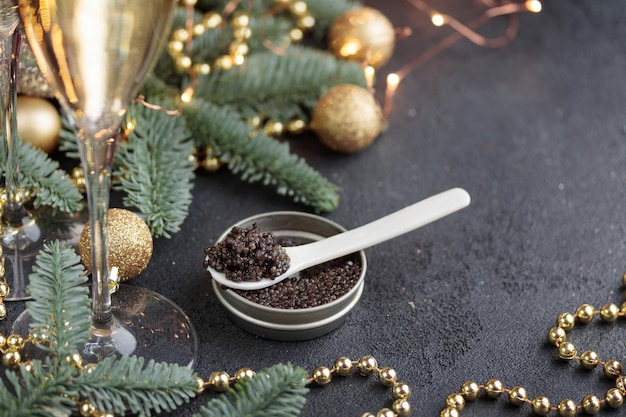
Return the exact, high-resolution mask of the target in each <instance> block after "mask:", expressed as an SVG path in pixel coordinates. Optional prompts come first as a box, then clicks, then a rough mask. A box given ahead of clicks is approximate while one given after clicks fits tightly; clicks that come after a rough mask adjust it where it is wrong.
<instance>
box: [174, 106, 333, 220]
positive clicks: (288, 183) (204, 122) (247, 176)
mask: <svg viewBox="0 0 626 417" xmlns="http://www.w3.org/2000/svg"><path fill="white" fill-rule="evenodd" d="M183 116H184V117H185V118H186V120H187V125H188V126H189V128H190V130H191V131H192V134H193V136H194V139H195V140H196V142H199V143H201V145H203V146H207V145H208V146H211V148H212V149H213V151H214V152H215V154H216V156H218V157H219V159H220V160H221V161H223V162H225V163H226V164H228V167H229V169H230V170H231V171H232V172H233V173H235V174H239V176H240V177H241V178H242V179H243V180H245V181H248V182H258V181H260V182H262V184H263V185H271V186H274V187H275V188H276V191H277V192H278V194H281V195H288V196H291V197H292V198H293V199H294V201H296V202H299V203H303V204H308V205H310V206H311V207H313V208H314V209H315V210H316V211H318V212H325V211H331V210H333V209H334V208H335V207H337V204H338V203H339V195H338V193H337V187H336V186H335V185H334V184H332V183H330V182H328V181H327V180H326V179H325V178H324V177H322V176H321V175H320V174H319V173H318V172H317V171H315V170H314V169H313V168H311V167H310V166H309V165H307V164H306V162H305V161H304V160H303V159H302V158H300V157H298V156H296V155H293V154H290V153H289V145H288V144H287V143H282V142H279V141H277V140H275V139H273V138H271V137H268V136H265V135H264V134H262V133H256V134H255V133H254V132H253V131H252V128H251V127H250V126H249V125H248V124H247V123H245V122H244V121H243V120H242V119H241V115H239V114H238V113H237V112H236V111H234V110H232V109H230V108H228V107H225V106H223V107H219V106H216V105H214V104H212V103H209V102H206V101H204V100H200V99H195V100H193V101H192V103H191V104H190V105H187V106H185V108H184V109H183Z"/></svg>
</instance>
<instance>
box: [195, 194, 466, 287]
mask: <svg viewBox="0 0 626 417" xmlns="http://www.w3.org/2000/svg"><path fill="white" fill-rule="evenodd" d="M469 203H470V196H469V194H468V193H467V191H465V190H464V189H462V188H452V189H449V190H447V191H444V192H441V193H439V194H435V195H433V196H431V197H428V198H426V199H424V200H422V201H419V202H417V203H415V204H412V205H410V206H408V207H405V208H403V209H400V210H398V211H396V212H394V213H391V214H389V215H387V216H385V217H382V218H380V219H378V220H375V221H373V222H371V223H368V224H366V225H363V226H360V227H357V228H356V229H353V230H349V231H347V232H343V233H339V234H337V235H334V236H330V237H328V238H325V239H322V240H318V241H315V242H312V243H307V244H304V245H300V246H292V247H286V248H284V249H285V251H286V252H287V255H288V256H289V261H290V262H289V268H288V269H287V271H286V272H285V273H283V274H282V275H279V276H278V277H275V278H263V279H260V280H257V281H241V282H236V281H232V280H229V279H228V278H226V276H225V275H224V274H223V273H221V272H217V271H216V270H214V269H213V268H211V267H208V268H207V271H209V273H210V274H211V276H212V277H213V279H214V280H215V281H217V282H219V283H220V284H222V285H223V286H225V287H229V288H234V289H239V290H258V289H261V288H266V287H269V286H271V285H274V284H276V283H278V282H281V281H283V280H284V279H286V278H289V277H291V276H294V275H296V274H297V273H298V272H300V271H302V270H304V269H306V268H310V267H312V266H314V265H318V264H321V263H323V262H327V261H330V260H331V259H336V258H339V257H341V256H344V255H348V254H350V253H353V252H357V251H359V250H362V249H365V248H368V247H370V246H374V245H376V244H378V243H381V242H384V241H386V240H389V239H393V238H394V237H398V236H400V235H402V234H404V233H407V232H410V231H412V230H415V229H417V228H419V227H422V226H425V225H427V224H429V223H432V222H434V221H436V220H439V219H441V218H443V217H445V216H447V215H449V214H452V213H454V212H456V211H458V210H460V209H462V208H465V207H467V206H468V205H469Z"/></svg>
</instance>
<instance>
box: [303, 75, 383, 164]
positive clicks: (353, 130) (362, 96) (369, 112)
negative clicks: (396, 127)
mask: <svg viewBox="0 0 626 417" xmlns="http://www.w3.org/2000/svg"><path fill="white" fill-rule="evenodd" d="M383 125H384V123H383V116H382V112H381V110H380V106H379V105H378V103H376V100H375V99H374V96H373V95H372V94H371V93H370V92H369V91H368V90H367V89H365V88H363V87H359V86H357V85H353V84H342V85H338V86H335V87H333V88H331V89H330V90H328V92H326V94H324V95H323V96H322V97H320V99H319V100H318V102H317V105H316V106H315V109H314V110H313V116H312V118H311V129H312V130H313V131H314V132H315V133H316V134H317V136H318V137H319V138H320V141H321V142H322V143H323V144H324V145H325V146H327V147H329V148H330V149H332V150H334V151H336V152H341V153H352V152H356V151H360V150H362V149H365V148H366V147H368V146H369V145H370V144H371V143H372V142H373V141H374V139H376V138H377V137H378V135H380V132H381V131H382V128H383Z"/></svg>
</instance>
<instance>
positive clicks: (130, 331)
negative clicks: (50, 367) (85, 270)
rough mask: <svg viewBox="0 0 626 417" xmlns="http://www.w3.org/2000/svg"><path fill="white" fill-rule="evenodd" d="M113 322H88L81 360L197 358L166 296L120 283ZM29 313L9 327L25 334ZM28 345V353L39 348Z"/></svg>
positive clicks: (179, 313)
mask: <svg viewBox="0 0 626 417" xmlns="http://www.w3.org/2000/svg"><path fill="white" fill-rule="evenodd" d="M112 310H113V317H114V320H113V323H112V324H111V325H110V327H105V326H98V325H95V324H94V325H92V326H91V328H90V338H89V340H88V341H87V343H85V346H83V348H82V350H81V352H80V353H81V356H82V357H83V362H84V363H97V362H99V361H100V360H102V359H104V358H105V357H108V356H112V355H115V356H122V355H137V356H141V357H143V358H145V359H146V360H150V359H153V360H154V361H156V362H168V363H175V364H178V365H181V366H186V367H188V368H190V369H194V368H195V366H196V364H197V361H198V336H197V334H196V331H195V329H194V327H193V325H192V323H191V321H190V320H189V317H188V316H187V315H186V314H185V312H184V311H183V310H182V309H181V308H180V307H178V306H177V305H176V304H174V303H173V302H172V301H171V300H169V299H168V298H166V297H164V296H162V295H160V294H157V293H155V292H154V291H150V290H148V289H146V288H142V287H136V286H132V285H120V287H119V289H118V291H117V292H115V293H114V294H113V296H112ZM29 325H30V315H29V314H28V310H27V311H25V312H24V313H22V314H21V315H20V316H19V317H18V318H17V320H16V321H15V323H14V324H13V327H12V329H11V331H12V332H13V333H17V334H21V335H22V336H24V337H25V336H26V335H27V334H28V332H29ZM33 350H34V349H31V350H30V351H29V352H27V353H28V354H29V355H30V356H31V357H41V356H44V355H45V354H46V353H45V352H44V351H43V350H40V349H36V350H37V351H33Z"/></svg>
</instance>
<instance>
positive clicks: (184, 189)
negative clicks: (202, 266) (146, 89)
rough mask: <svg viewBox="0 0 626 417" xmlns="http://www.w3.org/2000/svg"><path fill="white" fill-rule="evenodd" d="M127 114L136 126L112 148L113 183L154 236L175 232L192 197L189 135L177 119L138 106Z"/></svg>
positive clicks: (126, 203)
mask: <svg viewBox="0 0 626 417" xmlns="http://www.w3.org/2000/svg"><path fill="white" fill-rule="evenodd" d="M153 104H156V103H153ZM161 104H163V105H164V106H167V103H161ZM127 118H128V120H130V121H132V123H133V124H134V125H135V128H134V130H132V131H131V133H130V135H129V136H128V140H127V141H123V142H121V143H120V145H119V148H118V150H117V153H116V156H115V169H114V172H113V177H114V181H113V187H114V189H118V190H122V191H124V192H125V196H124V199H123V202H124V204H125V205H126V206H132V207H135V208H136V209H137V210H138V212H137V215H138V216H140V217H141V218H142V219H143V220H144V221H145V222H146V224H147V225H148V227H149V228H150V231H151V232H152V235H153V236H165V237H170V236H171V234H172V233H176V232H178V231H179V230H180V225H181V223H182V222H183V221H184V220H185V218H186V217H187V214H188V211H189V206H190V204H191V199H192V195H191V189H192V188H193V179H194V172H193V169H194V164H193V161H192V160H191V158H190V156H191V155H193V153H194V150H193V142H192V141H191V140H190V133H189V131H188V130H187V128H186V126H185V123H184V120H183V119H182V118H181V117H176V116H170V115H167V114H165V113H164V112H161V111H155V110H152V109H149V108H147V107H145V106H143V105H139V104H136V105H133V106H131V108H130V110H129V114H128V117H127Z"/></svg>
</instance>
